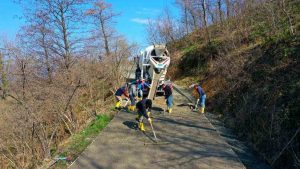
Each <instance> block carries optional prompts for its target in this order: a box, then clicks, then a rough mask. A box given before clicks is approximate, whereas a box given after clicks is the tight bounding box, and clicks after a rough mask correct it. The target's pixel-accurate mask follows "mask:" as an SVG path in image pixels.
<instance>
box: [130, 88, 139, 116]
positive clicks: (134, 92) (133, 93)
mask: <svg viewBox="0 0 300 169" xmlns="http://www.w3.org/2000/svg"><path fill="white" fill-rule="evenodd" d="M137 96H138V90H137V86H136V84H134V83H132V84H130V85H129V98H130V102H131V104H130V106H128V110H129V111H134V110H135V101H136V98H137Z"/></svg>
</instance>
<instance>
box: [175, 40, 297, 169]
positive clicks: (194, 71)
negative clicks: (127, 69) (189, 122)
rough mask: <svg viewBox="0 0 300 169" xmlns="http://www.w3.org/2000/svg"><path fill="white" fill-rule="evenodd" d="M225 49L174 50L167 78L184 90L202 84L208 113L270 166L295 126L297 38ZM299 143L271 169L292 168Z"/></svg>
mask: <svg viewBox="0 0 300 169" xmlns="http://www.w3.org/2000/svg"><path fill="white" fill-rule="evenodd" d="M193 42H194V41H193ZM226 44H228V42H226V41H224V40H218V39H214V40H213V41H212V43H210V44H207V45H203V43H199V42H198V43H194V44H191V45H187V46H186V47H181V48H179V49H180V50H179V51H175V52H174V55H175V56H176V57H174V59H173V60H175V61H174V62H173V65H172V66H171V67H170V71H169V76H171V77H172V78H173V79H175V81H176V83H178V84H180V85H183V86H188V85H190V84H191V83H193V82H197V81H198V80H202V82H203V87H204V89H205V90H206V92H207V95H208V102H207V105H208V109H209V111H211V112H214V113H218V114H220V115H221V116H222V117H223V118H222V119H223V120H224V122H225V123H226V124H227V125H228V126H229V127H230V128H233V129H235V130H236V131H237V133H238V134H239V136H240V137H242V138H244V139H246V140H248V141H249V142H251V143H252V144H253V146H254V148H256V150H258V151H259V152H260V153H261V154H262V155H263V156H264V157H265V158H266V160H267V161H269V162H270V163H272V161H273V160H274V159H275V158H276V157H277V155H278V154H279V152H280V151H281V150H282V149H283V148H284V147H285V145H286V144H287V143H288V142H289V140H290V139H291V137H292V136H293V135H294V134H295V131H296V130H297V129H298V128H299V126H300V115H299V112H300V97H299V95H300V80H299V79H300V37H299V36H296V37H283V38H276V39H273V40H270V41H264V42H260V41H255V42H253V43H249V44H241V45H240V46H238V47H237V48H235V49H232V48H229V47H228V46H226ZM177 45H178V44H177ZM299 143H300V136H299V134H298V136H297V137H296V138H295V139H294V140H293V142H292V143H291V144H290V146H289V147H288V148H287V149H286V150H285V151H284V152H283V154H282V155H281V156H280V158H279V159H278V160H276V162H275V164H274V168H282V167H283V166H285V167H287V168H293V167H295V166H294V164H295V163H296V162H295V161H297V160H296V158H297V156H298V157H299V155H300V154H299V153H300V152H299V149H300V145H299Z"/></svg>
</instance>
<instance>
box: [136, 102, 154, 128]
mask: <svg viewBox="0 0 300 169" xmlns="http://www.w3.org/2000/svg"><path fill="white" fill-rule="evenodd" d="M151 108H152V101H151V100H150V99H146V97H144V98H143V99H142V100H141V101H139V102H138V103H137V104H136V109H137V113H138V117H137V118H136V120H137V121H138V128H139V129H140V130H141V131H145V127H144V123H143V118H144V117H145V118H146V119H147V120H148V122H149V123H150V124H152V120H151V118H150V111H151Z"/></svg>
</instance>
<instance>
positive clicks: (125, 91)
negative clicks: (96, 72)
mask: <svg viewBox="0 0 300 169" xmlns="http://www.w3.org/2000/svg"><path fill="white" fill-rule="evenodd" d="M122 96H125V99H126V100H129V95H128V85H127V84H126V85H125V86H122V87H120V88H119V89H118V90H117V91H116V93H115V97H116V99H117V103H116V105H115V108H117V109H119V108H120V107H121V103H122Z"/></svg>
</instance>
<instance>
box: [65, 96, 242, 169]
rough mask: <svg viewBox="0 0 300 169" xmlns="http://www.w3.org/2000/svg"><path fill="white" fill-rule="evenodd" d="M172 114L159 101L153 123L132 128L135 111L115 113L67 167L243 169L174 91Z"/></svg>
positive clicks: (210, 126)
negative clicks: (143, 126)
mask: <svg viewBox="0 0 300 169" xmlns="http://www.w3.org/2000/svg"><path fill="white" fill-rule="evenodd" d="M174 98H175V100H174V102H175V106H174V109H173V113H172V114H168V113H165V114H164V113H163V111H162V110H159V109H160V108H164V107H165V103H164V101H163V98H157V99H156V100H155V101H154V106H155V107H154V110H153V111H152V117H153V125H154V129H155V131H156V135H157V138H158V142H157V143H155V142H154V140H153V139H154V137H153V134H152V132H151V128H150V126H149V124H148V123H146V126H145V127H146V130H147V131H146V133H145V134H144V133H142V132H140V131H139V130H137V129H136V124H137V123H136V122H135V120H134V119H135V117H136V115H135V114H134V113H128V112H126V111H120V112H119V113H118V114H117V115H116V116H115V117H114V119H113V120H112V121H111V122H110V124H109V125H108V126H107V127H106V128H105V129H104V130H103V131H102V132H101V134H100V135H99V136H98V137H97V138H96V140H95V141H94V142H93V143H92V144H91V145H90V146H89V147H88V148H87V149H86V150H85V151H84V152H83V153H82V154H81V155H80V156H79V157H78V159H77V160H76V161H75V162H74V163H73V164H72V165H71V166H70V169H102V168H103V169H148V168H149V169H150V168H151V169H160V168H161V169H165V168H182V169H197V168H201V169H205V168H212V169H218V168H219V169H221V168H222V169H224V168H228V169H229V168H230V169H231V168H236V169H237V168H245V167H244V165H243V164H242V163H241V162H240V160H239V159H238V157H237V155H236V154H235V153H234V152H233V151H232V149H231V148H230V147H229V145H228V144H226V142H225V141H224V140H222V138H221V137H220V136H219V135H218V133H217V131H216V130H215V129H214V128H213V126H212V125H211V124H210V122H209V121H208V120H207V119H206V118H205V117H204V115H203V114H199V113H195V112H191V111H190V110H189V108H188V107H186V106H180V105H181V104H186V103H188V101H187V100H186V99H185V98H184V97H183V96H181V95H179V94H178V93H177V92H175V91H174Z"/></svg>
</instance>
